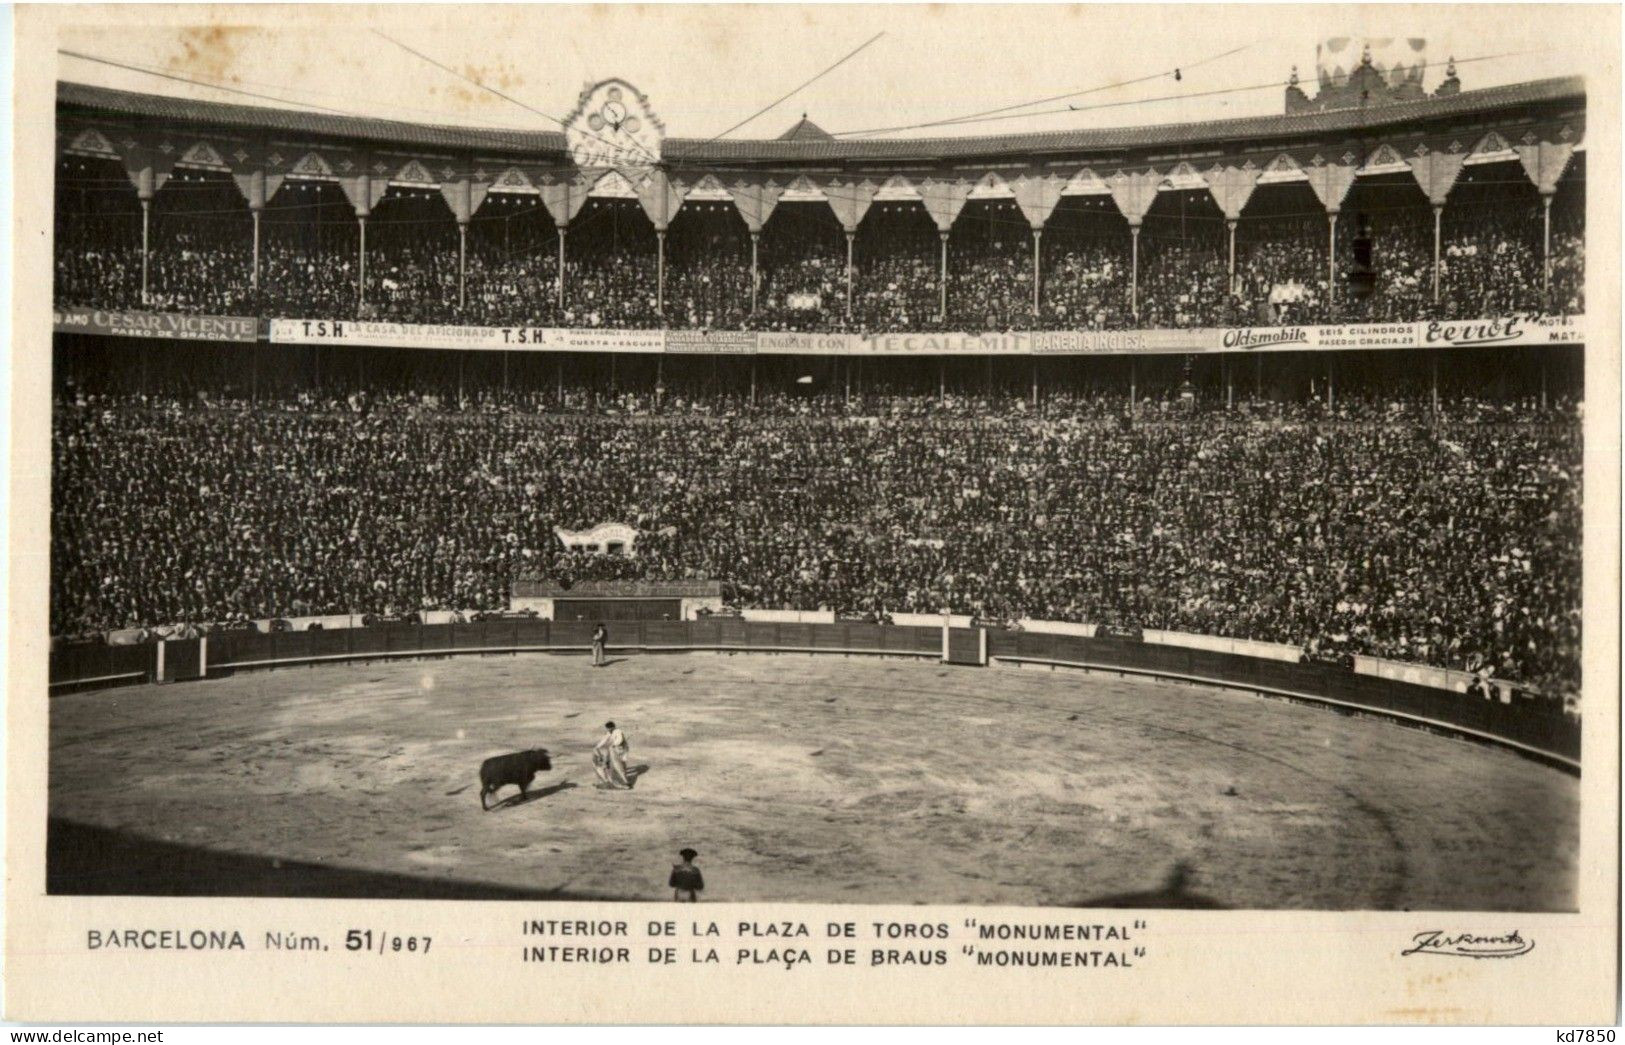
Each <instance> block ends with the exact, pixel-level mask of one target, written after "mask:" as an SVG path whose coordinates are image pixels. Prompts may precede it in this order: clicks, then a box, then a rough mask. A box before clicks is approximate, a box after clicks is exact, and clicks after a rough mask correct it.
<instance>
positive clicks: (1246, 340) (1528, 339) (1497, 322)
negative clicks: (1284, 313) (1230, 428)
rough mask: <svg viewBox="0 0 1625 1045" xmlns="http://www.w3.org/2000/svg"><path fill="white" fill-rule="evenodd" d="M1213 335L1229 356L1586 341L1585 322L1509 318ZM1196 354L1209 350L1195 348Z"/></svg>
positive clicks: (1227, 331)
mask: <svg viewBox="0 0 1625 1045" xmlns="http://www.w3.org/2000/svg"><path fill="white" fill-rule="evenodd" d="M1154 333H1155V332H1154ZM1192 333H1198V332H1196V331H1192ZM1213 333H1214V334H1216V335H1217V339H1218V344H1217V345H1216V347H1215V348H1214V349H1213V350H1215V351H1223V352H1229V351H1235V350H1238V349H1239V350H1242V351H1250V352H1256V351H1267V352H1290V351H1299V350H1303V349H1371V348H1474V347H1480V346H1483V347H1489V346H1495V345H1509V346H1510V345H1554V344H1565V343H1572V344H1578V343H1580V342H1582V341H1584V340H1585V317H1584V316H1546V317H1535V316H1508V317H1503V318H1500V319H1474V320H1424V321H1422V322H1419V323H1365V324H1359V323H1356V324H1347V325H1339V326H1319V327H1311V326H1291V327H1230V328H1225V329H1221V330H1217V331H1214V332H1213ZM1191 351H1203V349H1200V348H1192V349H1191Z"/></svg>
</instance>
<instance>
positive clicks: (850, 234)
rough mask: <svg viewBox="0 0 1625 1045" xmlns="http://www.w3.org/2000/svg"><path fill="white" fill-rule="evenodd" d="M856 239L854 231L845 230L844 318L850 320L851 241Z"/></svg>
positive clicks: (855, 231)
mask: <svg viewBox="0 0 1625 1045" xmlns="http://www.w3.org/2000/svg"><path fill="white" fill-rule="evenodd" d="M856 238H857V230H856V229H847V230H846V318H847V319H851V318H852V241H853V240H854V239H856Z"/></svg>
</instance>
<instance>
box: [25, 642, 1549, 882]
mask: <svg viewBox="0 0 1625 1045" xmlns="http://www.w3.org/2000/svg"><path fill="white" fill-rule="evenodd" d="M607 718H613V719H615V720H616V721H617V722H618V723H620V724H621V725H622V726H623V728H624V729H625V730H626V733H627V735H628V738H629V740H630V742H631V758H630V760H629V765H631V766H632V767H634V769H636V768H638V767H642V771H641V773H640V774H639V775H638V776H637V786H636V788H635V790H633V791H630V792H625V791H619V792H611V791H603V790H599V789H597V788H595V787H594V786H593V785H594V777H593V773H592V767H591V764H590V761H589V756H588V752H589V750H590V748H591V746H592V744H593V743H594V742H595V741H596V740H597V739H598V737H599V736H600V735H601V733H602V723H603V722H604V720H605V719H607ZM533 746H539V747H546V748H548V749H549V750H550V751H551V752H552V753H553V758H554V770H553V772H551V773H546V774H543V775H542V776H540V777H539V778H538V779H537V782H536V784H535V785H533V787H532V792H531V797H530V798H529V800H527V801H525V802H523V803H513V802H510V803H508V804H505V805H503V806H502V807H501V808H498V809H496V810H494V811H492V812H490V813H482V812H481V811H480V805H479V785H478V783H477V771H478V767H479V764H480V762H481V760H482V759H484V758H486V757H487V756H489V755H494V754H501V753H503V752H507V751H513V750H517V749H520V748H526V747H533ZM517 793H518V792H517V790H516V789H513V788H509V789H506V790H504V791H503V792H502V797H504V798H508V797H510V796H515V795H517ZM50 808H51V817H52V825H51V845H50V853H51V855H50V865H49V884H50V888H51V890H52V891H53V892H93V893H94V892H108V893H154V894H171V895H173V894H178V895H187V894H211V895H286V896H412V897H469V898H474V897H490V898H507V897H512V898H516V899H517V898H526V897H529V898H547V897H552V898H560V899H565V898H570V899H574V898H602V899H626V900H664V899H669V898H670V893H669V892H668V891H667V890H666V888H665V882H666V875H667V873H668V871H669V868H670V865H671V863H672V861H674V860H675V859H676V857H675V855H674V854H675V852H676V851H677V850H678V849H680V848H682V847H683V846H693V847H694V848H695V849H698V850H699V851H700V854H701V855H700V859H699V863H700V866H701V867H702V868H703V869H704V871H705V875H706V881H707V884H708V886H709V888H708V890H707V893H706V897H705V898H706V899H707V900H712V901H730V900H732V901H746V900H751V901H756V900H777V901H807V902H845V903H966V904H1022V905H1118V906H1121V905H1135V906H1141V905H1143V906H1208V905H1211V906H1225V907H1254V908H1260V907H1296V908H1377V909H1399V908H1409V909H1452V908H1455V909H1497V910H1567V909H1572V907H1573V906H1574V902H1575V901H1574V889H1575V879H1576V868H1575V860H1576V853H1577V850H1578V838H1579V834H1578V833H1579V827H1578V816H1579V782H1578V781H1577V780H1576V779H1574V778H1572V777H1570V776H1568V775H1566V774H1564V773H1561V772H1559V771H1557V770H1554V769H1550V768H1547V767H1545V766H1542V765H1539V764H1537V763H1535V762H1532V761H1529V760H1527V759H1524V758H1521V757H1519V756H1516V755H1514V754H1512V753H1510V752H1507V751H1503V750H1499V749H1495V748H1490V747H1486V746H1482V745H1477V744H1470V743H1466V742H1462V741H1457V740H1453V739H1449V738H1444V737H1439V736H1433V735H1430V734H1426V733H1422V732H1419V731H1416V730H1412V729H1408V728H1405V727H1401V726H1398V725H1395V724H1393V723H1390V722H1386V721H1382V720H1379V719H1375V718H1349V717H1344V716H1340V715H1337V714H1334V713H1332V712H1329V711H1326V710H1322V709H1318V708H1311V707H1304V706H1299V705H1295V704H1291V703H1286V702H1280V701H1273V700H1266V699H1263V698H1259V697H1254V696H1249V695H1245V694H1240V693H1233V692H1227V691H1223V690H1213V689H1201V688H1194V687H1190V686H1181V685H1175V684H1171V683H1161V682H1155V681H1144V680H1119V679H1115V678H1107V677H1100V676H1090V675H1085V674H1082V673H1078V672H1067V671H1059V672H1048V671H1031V670H1028V671H1020V670H1016V669H1013V668H989V669H976V668H963V667H956V668H949V667H944V666H942V665H938V664H935V663H931V662H915V661H901V660H876V659H870V658H851V659H846V658H840V657H830V656H821V657H807V656H768V655H738V656H721V657H715V656H698V655H695V656H653V655H648V656H633V657H627V658H617V659H615V660H614V661H613V663H612V664H611V665H610V666H609V667H607V668H604V669H600V670H594V669H593V668H592V667H591V666H590V664H589V663H588V662H587V660H586V659H585V658H583V657H550V656H546V655H524V656H518V657H489V658H478V659H475V658H462V659H454V660H440V661H422V662H419V661H397V662H378V663H371V664H348V665H336V666H325V667H320V668H289V669H283V670H278V671H274V672H251V673H245V674H242V675H238V676H235V677H232V678H225V679H220V680H212V681H207V682H193V683H184V684H180V685H174V686H168V687H144V688H136V689H125V690H112V691H105V692H101V693H85V694H77V695H71V696H64V697H58V698H55V699H53V700H52V701H51V793H50Z"/></svg>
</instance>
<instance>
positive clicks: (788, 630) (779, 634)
mask: <svg viewBox="0 0 1625 1045" xmlns="http://www.w3.org/2000/svg"><path fill="white" fill-rule="evenodd" d="M592 629H593V625H592V624H591V623H588V622H578V621H544V620H502V621H481V622H477V623H471V624H418V625H388V626H382V627H371V628H344V629H339V630H332V631H296V632H272V633H269V634H265V633H261V632H258V631H246V630H245V631H217V632H213V633H211V634H210V635H209V636H208V640H207V647H206V649H207V654H206V656H205V655H204V653H203V647H202V644H201V643H200V642H199V641H198V640H195V639H194V640H184V641H178V642H177V641H171V642H168V643H165V644H164V645H163V647H160V645H159V644H157V643H150V644H147V645H141V646H107V645H101V644H80V645H65V646H62V647H59V648H58V649H55V650H53V651H52V652H51V655H50V686H51V690H52V692H53V693H63V692H70V691H73V690H79V689H86V688H94V687H99V686H104V685H121V684H128V683H136V682H144V681H149V680H152V679H154V678H156V677H157V675H158V670H159V665H158V651H159V649H160V648H163V649H164V650H165V661H166V663H165V665H164V672H165V675H166V676H167V677H168V678H170V679H174V680H175V681H182V680H184V679H186V678H196V677H207V676H217V675H222V674H227V673H230V672H233V671H243V670H250V669H260V668H277V667H286V666H290V665H296V664H299V665H308V664H321V663H335V662H340V661H350V660H374V659H394V658H400V657H447V656H456V655H467V654H482V655H490V654H513V653H521V652H538V653H564V654H569V653H581V652H585V651H587V650H588V649H590V648H591V644H592ZM949 645H950V646H951V649H950V650H949V652H950V654H951V659H952V660H953V661H954V662H955V663H961V664H980V663H988V662H993V663H997V662H1001V661H1002V662H1006V663H1012V664H1023V663H1027V664H1038V665H1046V666H1050V667H1070V668H1081V669H1086V670H1095V671H1117V672H1123V673H1127V674H1137V675H1149V676H1155V677H1162V678H1172V679H1180V680H1185V681H1190V682H1197V683H1201V684H1204V685H1214V686H1225V687H1230V688H1239V689H1245V690H1251V691H1254V692H1258V693H1264V694H1270V695H1275V696H1284V697H1290V698H1293V699H1297V700H1304V701H1311V702H1315V703H1320V704H1324V705H1327V706H1329V707H1334V708H1337V709H1339V710H1343V711H1360V712H1368V713H1374V714H1382V715H1387V716H1389V717H1392V718H1394V719H1395V720H1397V721H1401V722H1409V723H1411V724H1415V725H1422V726H1426V727H1427V728H1431V729H1442V730H1448V731H1451V732H1454V733H1457V734H1459V735H1461V736H1468V737H1473V738H1476V739H1481V740H1490V741H1495V742H1498V743H1503V744H1506V745H1508V746H1510V747H1513V748H1515V749H1517V750H1520V751H1523V752H1525V753H1528V754H1533V755H1536V756H1539V757H1543V758H1546V759H1547V760H1549V761H1552V762H1553V763H1554V764H1559V765H1562V766H1564V767H1565V768H1568V769H1571V770H1574V771H1578V769H1579V764H1580V762H1579V760H1580V723H1579V721H1578V720H1576V719H1573V718H1570V717H1568V716H1566V715H1564V714H1562V713H1561V712H1560V711H1556V712H1554V711H1553V709H1552V708H1551V707H1550V706H1548V705H1544V704H1536V703H1535V702H1532V701H1526V702H1514V703H1510V704H1508V703H1503V702H1501V701H1499V700H1481V699H1476V698H1469V697H1467V696H1465V695H1464V694H1460V693H1456V692H1453V691H1450V690H1442V689H1436V688H1433V687H1429V686H1422V685H1417V684H1414V683H1409V682H1402V681H1398V680H1395V679H1389V678H1383V677H1380V676H1376V675H1365V674H1357V673H1355V672H1353V671H1350V670H1348V669H1346V668H1341V667H1337V666H1334V665H1327V664H1315V663H1308V664H1295V663H1290V662H1287V661H1282V660H1275V659H1260V658H1256V657H1249V656H1245V655H1242V654H1240V653H1234V652H1223V651H1220V650H1209V649H1195V648H1191V647H1187V646H1175V645H1167V644H1159V643H1147V642H1135V641H1132V640H1128V639H1115V638H1090V637H1086V636H1082V635H1068V634H1055V633H1045V632H1034V631H1005V630H1001V629H960V628H953V629H951V633H950V636H949ZM608 647H609V650H610V652H612V653H614V652H649V653H661V652H684V651H717V652H763V653H827V654H838V655H862V656H893V657H897V656H901V657H917V658H928V659H932V660H941V659H943V657H944V642H943V629H942V626H941V622H940V618H939V619H938V621H937V623H936V624H935V626H924V625H921V626H898V625H879V624H867V623H862V622H856V621H854V622H844V621H843V622H836V623H833V624H809V623H806V622H800V621H750V620H740V619H735V618H717V619H712V620H703V621H619V622H614V626H613V627H611V628H610V629H609V643H608Z"/></svg>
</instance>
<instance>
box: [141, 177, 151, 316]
mask: <svg viewBox="0 0 1625 1045" xmlns="http://www.w3.org/2000/svg"><path fill="white" fill-rule="evenodd" d="M151 223H152V200H151V199H148V198H147V197H142V199H141V303H142V304H143V305H145V304H146V303H147V251H148V234H149V231H150V229H149V227H150V225H151Z"/></svg>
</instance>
